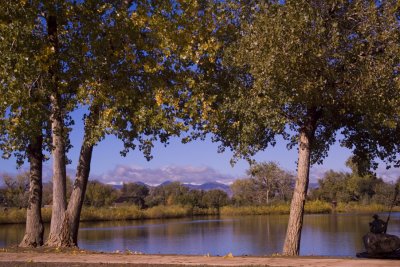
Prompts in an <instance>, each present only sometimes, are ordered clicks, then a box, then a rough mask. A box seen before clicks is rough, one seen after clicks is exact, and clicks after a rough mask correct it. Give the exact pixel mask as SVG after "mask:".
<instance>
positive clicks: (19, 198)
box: [3, 173, 29, 208]
mask: <svg viewBox="0 0 400 267" xmlns="http://www.w3.org/2000/svg"><path fill="white" fill-rule="evenodd" d="M3 181H4V185H5V189H4V200H5V203H6V206H9V207H19V208H25V207H27V206H28V190H29V173H24V174H19V175H17V176H15V177H12V176H10V175H7V174H5V175H4V176H3Z"/></svg>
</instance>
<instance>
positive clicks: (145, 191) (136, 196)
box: [121, 183, 150, 209]
mask: <svg viewBox="0 0 400 267" xmlns="http://www.w3.org/2000/svg"><path fill="white" fill-rule="evenodd" d="M149 191H150V190H149V188H148V187H147V185H145V184H139V183H124V184H123V185H122V188H121V194H122V197H123V198H125V199H126V200H127V202H128V203H133V204H135V205H137V206H138V207H139V208H141V209H142V208H144V207H145V206H146V205H145V201H146V197H147V196H148V195H149Z"/></svg>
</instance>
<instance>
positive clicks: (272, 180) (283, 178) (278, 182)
mask: <svg viewBox="0 0 400 267" xmlns="http://www.w3.org/2000/svg"><path fill="white" fill-rule="evenodd" d="M247 175H249V176H250V177H251V179H252V180H253V183H254V184H255V185H256V186H257V187H258V188H259V189H258V192H259V193H258V195H263V194H264V195H265V204H267V205H268V204H269V203H270V199H271V198H272V197H275V196H277V195H278V196H280V197H281V199H282V200H286V197H287V196H288V195H290V193H291V192H292V190H291V189H292V188H293V185H294V178H293V176H292V175H291V174H290V173H288V172H286V171H284V170H282V169H281V168H279V166H278V165H277V164H276V163H274V162H268V163H266V162H263V163H258V164H254V165H252V166H251V167H250V169H249V170H248V171H247Z"/></svg>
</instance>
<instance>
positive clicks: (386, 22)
mask: <svg viewBox="0 0 400 267" xmlns="http://www.w3.org/2000/svg"><path fill="white" fill-rule="evenodd" d="M251 9H252V10H253V11H255V12H252V13H251V15H248V14H247V15H248V16H246V15H245V14H243V16H240V17H235V14H236V13H237V12H240V11H238V10H240V8H237V9H235V8H233V7H231V9H227V10H229V11H230V17H233V18H235V19H232V20H227V21H225V23H227V24H228V25H225V27H226V28H230V29H231V31H232V29H236V32H233V33H232V36H234V37H235V38H236V37H237V39H236V40H235V38H232V39H231V41H230V42H226V40H224V39H223V38H220V39H218V41H220V42H221V43H223V44H224V46H221V49H223V50H224V51H223V52H221V54H219V55H220V60H218V61H216V63H215V65H213V66H212V67H210V66H209V65H208V66H205V65H204V66H203V65H201V66H200V68H203V67H204V73H207V67H208V68H213V69H212V72H213V75H209V76H207V75H206V74H204V75H203V76H202V79H204V81H203V83H204V84H206V85H204V89H202V92H206V93H205V94H206V95H207V97H206V99H207V100H208V101H210V104H209V106H211V107H212V111H208V110H207V111H203V113H208V116H206V118H205V119H204V120H203V121H202V122H200V123H199V129H202V130H204V131H205V132H211V133H212V134H213V136H214V137H213V138H214V140H215V141H220V142H221V146H222V148H221V149H223V147H229V148H231V149H232V150H233V151H234V153H235V156H236V157H239V156H244V157H250V156H252V155H254V154H255V153H257V152H258V151H260V150H264V149H266V148H267V147H268V146H269V145H272V146H273V145H274V144H275V138H276V136H277V135H281V136H282V137H283V138H284V139H286V140H288V141H289V148H291V147H293V146H295V145H296V144H297V143H298V136H299V133H300V132H301V131H304V130H305V129H308V131H309V132H308V134H309V135H310V137H311V140H312V146H311V154H312V155H311V157H312V163H320V162H322V160H323V158H324V157H325V156H326V155H327V151H328V149H329V147H330V145H331V144H333V142H334V141H335V140H336V133H337V132H341V134H342V135H343V139H342V140H341V141H342V144H343V145H344V146H347V147H348V148H350V149H352V150H353V151H354V153H355V154H356V155H358V156H359V157H360V158H361V157H362V158H365V154H368V155H369V156H368V157H367V158H368V159H369V160H371V161H372V160H373V159H374V157H375V156H379V157H380V158H382V159H383V158H385V159H386V160H388V162H389V163H390V161H394V158H395V156H396V154H397V152H398V151H399V147H398V145H397V143H398V142H396V141H395V140H396V138H397V139H398V137H399V134H400V132H399V127H398V126H397V125H398V116H397V114H398V107H399V105H398V99H400V97H399V96H400V90H399V86H398V85H399V83H398V73H399V72H398V71H397V68H398V66H399V63H400V56H399V55H400V46H399V45H398V37H399V25H398V23H397V19H396V13H395V11H396V1H385V3H384V4H382V5H381V6H379V7H378V6H377V5H375V4H370V2H369V1H330V2H321V1H317V0H316V1H285V2H284V4H282V3H278V2H264V3H261V4H258V5H255V6H251ZM229 11H227V12H228V13H229ZM228 26H234V27H228ZM226 28H223V27H221V28H219V29H220V30H221V31H222V30H223V29H226ZM219 63H220V64H222V65H218V64H219ZM208 70H209V71H211V70H210V69H208ZM224 77H225V78H224ZM199 109H200V110H201V108H199ZM203 110H204V109H203ZM204 115H205V114H204ZM382 121H385V122H386V123H383V124H382ZM379 133H384V134H383V136H384V138H383V136H382V137H379ZM374 142H375V143H374ZM362 154H364V156H363V155H362ZM393 157H394V158H393Z"/></svg>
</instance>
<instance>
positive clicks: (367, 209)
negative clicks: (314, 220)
mask: <svg viewBox="0 0 400 267" xmlns="http://www.w3.org/2000/svg"><path fill="white" fill-rule="evenodd" d="M289 209H290V204H289V203H283V204H275V205H269V206H241V207H236V206H225V207H221V208H220V209H219V210H218V209H212V208H209V209H202V208H193V207H190V206H179V205H173V206H156V207H152V208H148V209H139V208H138V207H137V206H134V205H129V206H119V207H101V208H95V207H84V208H83V210H82V216H81V221H118V220H143V219H165V218H183V217H190V216H202V215H227V216H229V215H267V214H289ZM388 210H389V207H387V206H384V205H380V204H369V205H360V204H358V203H337V205H336V207H334V206H333V205H332V204H331V203H327V202H323V201H309V202H307V203H306V206H305V211H306V213H308V214H311V213H332V212H338V213H346V212H359V213H373V212H385V211H388ZM393 211H400V206H396V207H394V208H393ZM25 216H26V209H18V208H3V209H2V210H1V211H0V224H12V223H25V219H26V218H25ZM42 217H43V221H44V222H50V218H51V208H42Z"/></svg>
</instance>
